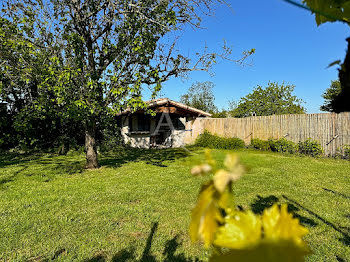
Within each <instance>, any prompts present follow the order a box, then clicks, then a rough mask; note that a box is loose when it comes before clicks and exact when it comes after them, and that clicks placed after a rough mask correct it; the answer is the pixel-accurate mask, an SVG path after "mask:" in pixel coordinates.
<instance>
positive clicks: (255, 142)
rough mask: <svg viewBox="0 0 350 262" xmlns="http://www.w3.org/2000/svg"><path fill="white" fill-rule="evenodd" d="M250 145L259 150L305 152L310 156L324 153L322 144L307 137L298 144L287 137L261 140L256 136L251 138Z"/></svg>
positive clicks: (291, 152)
mask: <svg viewBox="0 0 350 262" xmlns="http://www.w3.org/2000/svg"><path fill="white" fill-rule="evenodd" d="M250 147H251V148H254V149H259V150H265V151H268V150H269V151H273V152H280V153H289V154H296V153H300V154H305V155H309V156H314V157H316V156H320V155H322V154H323V149H322V147H321V144H320V143H319V142H317V141H315V140H312V139H310V138H309V139H307V140H305V141H300V142H299V143H298V144H296V143H294V142H293V141H289V140H287V139H286V138H280V139H272V138H270V139H269V140H261V139H259V138H254V139H252V140H251V143H250Z"/></svg>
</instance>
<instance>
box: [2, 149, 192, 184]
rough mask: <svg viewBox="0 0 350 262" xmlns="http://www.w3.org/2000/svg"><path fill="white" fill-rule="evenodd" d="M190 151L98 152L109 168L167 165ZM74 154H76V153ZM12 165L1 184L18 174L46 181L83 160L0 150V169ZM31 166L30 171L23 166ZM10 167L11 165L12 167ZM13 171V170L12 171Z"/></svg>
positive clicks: (80, 168) (71, 170) (78, 168)
mask: <svg viewBox="0 0 350 262" xmlns="http://www.w3.org/2000/svg"><path fill="white" fill-rule="evenodd" d="M189 154H190V151H189V150H185V149H182V148H168V149H137V148H130V149H122V150H120V151H119V152H116V153H113V154H108V155H100V156H99V158H100V161H99V162H100V165H101V166H106V167H110V168H118V167H120V166H122V165H124V164H127V163H129V162H138V161H143V162H145V163H146V164H149V165H154V166H158V167H167V165H166V162H169V161H175V160H176V159H179V158H185V157H187V156H188V155H189ZM75 157H76V156H75ZM11 165H13V166H14V169H18V168H20V169H18V170H16V171H12V170H9V171H8V172H7V173H6V174H5V175H4V176H0V188H1V187H2V186H3V185H5V184H7V183H10V182H13V181H14V180H15V179H16V177H17V176H18V175H19V174H24V175H25V176H33V177H35V176H37V177H40V180H41V181H43V182H49V181H51V180H52V178H53V177H54V176H56V175H61V174H69V175H71V174H76V173H81V172H83V170H84V169H85V160H81V161H77V160H74V159H72V157H71V156H68V155H67V156H57V155H54V154H52V155H47V154H40V153H33V154H19V153H1V154H0V170H1V168H6V167H7V166H11ZM29 167H33V168H32V169H33V170H34V171H33V172H30V171H28V170H26V169H28V168H29ZM11 169H12V167H11ZM11 172H12V173H11Z"/></svg>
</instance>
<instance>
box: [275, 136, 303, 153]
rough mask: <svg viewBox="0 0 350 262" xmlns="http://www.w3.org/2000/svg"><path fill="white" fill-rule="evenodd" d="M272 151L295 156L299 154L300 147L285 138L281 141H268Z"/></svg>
mask: <svg viewBox="0 0 350 262" xmlns="http://www.w3.org/2000/svg"><path fill="white" fill-rule="evenodd" d="M268 142H269V145H270V148H271V151H274V152H280V153H289V154H295V153H297V152H298V145H297V144H296V143H294V142H292V141H289V140H287V139H285V138H281V139H269V140H268Z"/></svg>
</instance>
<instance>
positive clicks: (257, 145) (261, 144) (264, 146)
mask: <svg viewBox="0 0 350 262" xmlns="http://www.w3.org/2000/svg"><path fill="white" fill-rule="evenodd" d="M250 147H252V148H254V149H259V150H271V148H270V144H269V141H265V140H261V139H259V138H253V139H252V140H251V142H250Z"/></svg>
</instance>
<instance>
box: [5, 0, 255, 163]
mask: <svg viewBox="0 0 350 262" xmlns="http://www.w3.org/2000/svg"><path fill="white" fill-rule="evenodd" d="M217 2H219V3H223V1H221V0H191V1H187V0H174V1H163V0H160V1H150V0H142V1H122V0H118V1H115V0H114V1H113V0H63V1H57V0H50V1H49V0H47V1H40V0H33V1H29V0H28V1H27V0H26V1H19V0H13V1H11V0H7V1H6V2H5V4H4V5H3V7H4V8H3V9H2V12H3V14H2V17H5V18H6V19H8V20H9V21H10V22H12V23H14V24H15V25H16V27H17V28H20V29H21V30H22V31H23V38H24V39H25V42H26V43H29V44H30V45H31V46H34V47H36V48H38V49H39V50H41V52H42V54H46V56H45V63H44V64H45V66H46V67H45V68H46V72H47V74H46V76H45V78H44V79H40V80H41V81H39V83H38V84H37V88H38V89H43V90H48V92H50V93H53V94H54V98H53V99H54V100H55V103H56V104H57V105H59V106H60V107H62V108H64V109H65V112H67V113H68V114H69V116H71V117H74V118H75V119H77V120H80V121H82V122H83V124H84V127H85V150H86V161H87V162H86V167H87V168H97V167H98V159H97V150H96V132H97V127H98V126H99V125H100V123H99V122H100V121H101V119H103V118H105V117H106V116H111V115H113V114H114V113H116V112H118V111H120V110H122V109H123V108H125V107H130V108H131V109H133V110H136V109H137V108H145V107H146V104H145V103H144V102H143V101H142V89H143V88H144V87H148V88H150V89H151V91H152V94H153V95H152V97H155V96H156V95H157V93H158V92H159V90H160V88H161V84H162V83H163V82H165V81H167V80H168V79H169V78H171V77H173V76H175V77H176V76H182V75H184V74H186V73H187V72H189V71H193V70H208V69H209V68H210V67H211V65H213V64H214V63H215V60H216V59H217V58H218V57H221V58H226V57H227V56H228V55H230V53H231V50H230V48H228V47H226V46H224V48H223V52H222V53H221V54H217V53H209V52H207V49H204V51H203V53H202V54H197V55H198V59H197V60H196V61H191V60H190V59H189V58H188V57H186V56H184V55H182V54H181V53H179V52H178V51H176V48H175V46H176V40H174V41H173V42H171V43H170V44H167V42H166V41H165V40H163V39H164V37H165V36H169V33H170V32H175V33H176V32H179V31H180V30H182V29H183V28H184V27H187V26H192V27H194V28H197V27H199V26H200V24H201V20H202V16H203V15H205V14H211V11H212V9H211V6H212V4H214V3H217ZM253 52H254V50H252V51H250V52H248V53H244V54H243V55H244V56H243V58H245V57H247V56H248V55H249V54H251V53H253ZM191 62H193V63H191ZM237 62H241V60H238V61H237Z"/></svg>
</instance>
